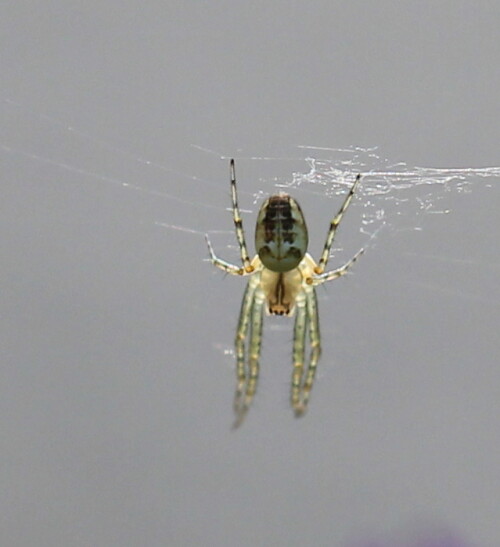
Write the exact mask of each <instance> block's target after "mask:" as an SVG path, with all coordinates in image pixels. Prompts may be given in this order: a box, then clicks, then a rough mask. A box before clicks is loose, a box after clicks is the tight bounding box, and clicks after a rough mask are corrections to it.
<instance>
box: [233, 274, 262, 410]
mask: <svg viewBox="0 0 500 547" xmlns="http://www.w3.org/2000/svg"><path fill="white" fill-rule="evenodd" d="M258 284H259V280H258V277H256V276H255V277H252V278H250V281H249V282H248V283H247V287H246V289H245V294H244V295H243V300H242V301H241V310H240V318H239V320H238V328H237V330H236V339H235V349H236V376H237V379H238V384H237V386H236V393H235V397H234V405H235V411H236V412H237V408H238V406H239V404H238V401H239V400H240V399H241V396H242V394H243V392H244V389H245V380H246V377H247V374H246V370H245V342H246V340H247V337H248V331H249V328H250V317H251V314H252V308H253V303H254V295H255V289H256V287H257V285H258Z"/></svg>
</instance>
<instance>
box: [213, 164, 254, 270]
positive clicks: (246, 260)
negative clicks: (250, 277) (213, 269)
mask: <svg viewBox="0 0 500 547" xmlns="http://www.w3.org/2000/svg"><path fill="white" fill-rule="evenodd" d="M230 176H231V200H232V204H233V207H232V209H233V221H234V227H235V230H236V239H237V240H238V245H239V247H240V255H241V262H242V264H243V266H236V265H235V264H231V263H230V262H226V261H225V260H223V259H222V258H219V257H218V256H217V255H216V254H215V252H214V249H213V247H212V244H211V243H210V239H209V238H208V235H206V234H205V239H206V240H207V245H208V252H209V253H210V260H211V261H212V264H213V265H214V266H217V267H218V268H220V269H221V270H223V271H225V272H226V273H230V274H233V275H245V274H250V273H252V272H253V271H254V270H255V267H254V266H252V264H251V261H250V257H249V256H248V250H247V244H246V242H245V232H244V231H243V222H242V220H241V215H240V209H239V207H238V194H237V192H236V175H235V171H234V160H231V163H230Z"/></svg>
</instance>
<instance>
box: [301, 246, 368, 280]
mask: <svg viewBox="0 0 500 547" xmlns="http://www.w3.org/2000/svg"><path fill="white" fill-rule="evenodd" d="M364 252H365V249H364V247H363V248H362V249H360V250H359V251H358V252H357V253H356V254H355V255H354V256H353V257H352V258H351V260H348V261H347V262H346V263H345V264H344V265H343V266H340V268H337V269H336V270H331V271H330V272H324V273H322V274H320V275H315V276H314V277H311V278H310V279H311V283H310V284H311V285H313V286H315V285H321V283H325V282H326V281H331V280H332V279H337V277H341V276H342V275H345V274H346V273H347V272H348V271H349V268H350V267H351V266H352V265H353V264H354V263H355V262H356V260H358V258H359V257H360V256H361V255H362V254H363V253H364Z"/></svg>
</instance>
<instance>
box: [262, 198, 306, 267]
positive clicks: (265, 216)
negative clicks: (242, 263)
mask: <svg viewBox="0 0 500 547" xmlns="http://www.w3.org/2000/svg"><path fill="white" fill-rule="evenodd" d="M307 243H308V235H307V227H306V223H305V220H304V215H303V214H302V210H301V209H300V206H299V204H298V203H297V202H296V201H295V200H294V199H293V198H292V197H290V196H288V195H286V194H279V195H276V196H271V197H270V198H269V199H267V200H266V201H265V202H264V203H263V204H262V207H261V208H260V211H259V215H258V217H257V226H256V228H255V248H256V250H257V253H258V255H259V258H260V259H261V261H262V264H263V265H264V267H266V268H267V269H269V270H271V271H273V272H288V271H290V270H293V269H294V268H296V267H297V266H298V265H299V264H300V261H301V260H302V259H303V258H304V255H305V254H306V251H307Z"/></svg>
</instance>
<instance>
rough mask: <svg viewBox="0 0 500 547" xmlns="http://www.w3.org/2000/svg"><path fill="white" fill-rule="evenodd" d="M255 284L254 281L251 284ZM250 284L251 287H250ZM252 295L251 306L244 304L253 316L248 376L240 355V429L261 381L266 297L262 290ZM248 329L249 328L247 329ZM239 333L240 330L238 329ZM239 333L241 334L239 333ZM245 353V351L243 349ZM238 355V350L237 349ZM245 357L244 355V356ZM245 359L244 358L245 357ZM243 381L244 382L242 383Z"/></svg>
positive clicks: (237, 409) (237, 402)
mask: <svg viewBox="0 0 500 547" xmlns="http://www.w3.org/2000/svg"><path fill="white" fill-rule="evenodd" d="M254 279H257V278H254ZM252 282H253V279H252V280H251V281H250V283H252ZM250 283H249V285H250ZM258 283H259V281H258V279H257V281H255V285H256V286H257V285H258ZM254 291H255V292H253V295H252V297H251V298H252V302H251V304H250V305H249V306H248V307H246V306H245V302H244V303H243V307H242V311H243V308H245V312H246V314H247V316H249V315H250V316H251V317H250V319H246V321H247V322H250V325H249V327H250V343H249V348H248V369H247V370H248V374H245V372H244V369H245V367H244V364H242V362H241V361H240V355H241V354H240V355H238V366H239V370H238V386H237V390H236V396H235V402H234V409H235V412H236V421H235V423H234V427H235V428H236V427H238V426H240V425H241V423H242V422H243V420H244V418H245V416H246V414H247V412H248V409H249V408H250V405H251V404H252V400H253V397H254V395H255V391H256V389H257V381H258V379H259V359H260V348H261V344H262V321H263V311H264V302H265V295H264V292H263V291H262V290H260V289H254ZM245 299H246V295H245ZM240 326H241V331H243V328H244V325H242V324H241V318H240ZM247 329H248V327H247ZM238 331H239V329H238ZM238 333H239V332H238ZM243 351H244V349H243ZM237 353H238V349H237ZM243 355H244V354H243ZM243 358H244V357H243ZM241 371H243V376H240V372H241ZM242 380H243V381H242Z"/></svg>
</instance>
